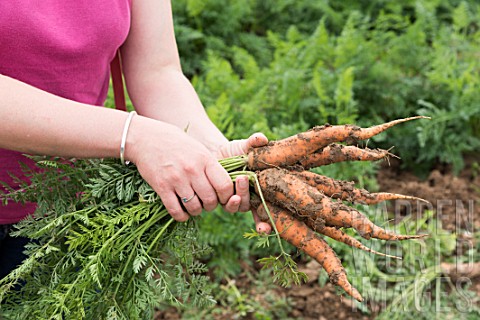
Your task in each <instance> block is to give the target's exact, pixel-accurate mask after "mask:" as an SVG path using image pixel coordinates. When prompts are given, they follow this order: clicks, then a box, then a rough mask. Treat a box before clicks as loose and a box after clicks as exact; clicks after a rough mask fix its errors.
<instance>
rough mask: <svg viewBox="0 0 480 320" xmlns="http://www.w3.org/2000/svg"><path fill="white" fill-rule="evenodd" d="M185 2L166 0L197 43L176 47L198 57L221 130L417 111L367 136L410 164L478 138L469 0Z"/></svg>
mask: <svg viewBox="0 0 480 320" xmlns="http://www.w3.org/2000/svg"><path fill="white" fill-rule="evenodd" d="M186 2H187V3H188V5H185V3H184V1H183V2H182V1H179V2H177V4H176V5H175V11H176V13H177V16H178V17H179V18H178V20H177V24H178V25H180V26H181V28H187V27H188V28H191V29H192V30H195V32H200V33H201V34H202V37H203V39H204V45H203V46H202V47H201V48H198V47H197V48H196V49H195V50H192V51H189V50H188V49H183V50H186V51H187V52H184V53H183V54H182V56H183V61H184V62H185V63H186V65H187V66H188V65H190V64H192V63H195V64H197V65H199V66H198V67H195V68H193V69H195V72H193V73H192V76H193V75H194V74H195V73H196V75H195V76H194V79H193V81H194V83H195V86H196V88H197V89H198V91H199V93H200V96H201V98H202V99H203V101H204V103H205V105H206V107H207V110H208V112H209V115H210V116H211V117H212V118H213V119H214V120H215V122H216V123H217V125H219V127H221V129H222V130H223V131H224V132H225V133H226V135H227V136H228V137H230V138H238V137H241V138H243V137H245V136H246V135H247V134H248V133H250V132H252V131H263V132H265V133H266V134H267V135H269V137H270V138H271V139H277V138H280V137H284V136H286V135H289V134H292V133H295V132H298V131H301V130H304V129H306V128H309V127H311V126H313V125H317V124H323V123H325V122H328V123H332V124H337V123H353V122H355V123H357V124H360V125H373V124H376V123H381V122H385V121H388V120H392V119H394V118H402V117H408V116H412V115H416V114H424V115H428V116H431V117H432V118H433V120H432V122H431V123H428V121H422V123H416V124H408V125H405V126H402V128H399V129H394V131H392V134H391V135H389V139H388V143H387V142H386V141H385V139H384V138H382V137H378V138H377V137H376V138H374V139H372V141H371V142H370V145H371V146H377V147H383V148H389V147H391V146H392V145H394V146H395V147H396V150H398V153H399V154H398V155H399V156H400V157H401V158H402V159H403V162H402V163H403V165H404V166H405V167H408V168H410V169H414V170H416V171H417V173H421V172H422V171H425V170H428V169H429V168H430V167H431V166H433V165H434V164H435V163H436V162H438V161H440V162H444V163H448V164H452V165H453V166H454V168H455V170H456V171H458V170H459V169H461V168H462V166H463V162H462V155H463V154H464V153H465V152H470V151H472V150H477V149H478V146H479V144H480V129H479V128H480V126H479V122H480V120H479V115H478V112H479V110H480V108H478V106H479V105H480V97H479V93H478V92H480V90H479V85H478V73H479V72H480V70H479V64H478V55H477V53H478V51H479V49H480V48H479V45H480V44H479V41H478V38H479V37H478V35H479V28H478V17H479V12H480V11H479V5H478V4H477V3H475V2H471V1H470V2H469V1H454V0H451V1H436V0H430V1H414V0H412V1H402V2H401V3H397V2H392V1H381V0H377V1H341V2H330V1H317V2H316V1H288V0H285V1H275V2H273V1H241V2H235V4H238V5H239V7H237V6H236V5H232V6H225V4H224V2H223V1H218V0H209V1H195V0H191V1H186ZM220 2H221V4H220ZM194 3H195V5H194ZM240 3H241V5H240ZM189 6H193V7H195V10H193V9H190V10H187V9H188V8H189ZM185 8H187V9H185ZM234 8H235V10H237V11H236V12H235V13H232V12H230V10H234ZM227 17H228V19H227V20H228V21H227V20H226V18H227ZM182 35H183V33H182V32H180V34H179V42H180V49H181V50H182V48H183V46H182V43H183V42H182ZM247 38H248V42H247V43H246V42H244V41H242V39H247ZM213 43H214V45H213ZM189 45H191V42H189V44H188V45H187V47H186V48H189ZM187 70H189V68H188V67H187ZM405 137H411V138H410V139H407V138H405Z"/></svg>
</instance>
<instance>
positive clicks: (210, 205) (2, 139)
mask: <svg viewBox="0 0 480 320" xmlns="http://www.w3.org/2000/svg"><path fill="white" fill-rule="evenodd" d="M126 118H127V114H126V113H125V112H122V111H117V110H112V109H107V108H100V107H94V106H90V105H86V104H82V103H78V102H74V101H70V100H67V99H64V98H61V97H58V96H55V95H52V94H50V93H47V92H44V91H42V90H39V89H36V88H34V87H32V86H29V85H27V84H25V83H22V82H20V81H17V80H15V79H12V78H10V77H6V76H2V75H0V147H1V148H7V149H11V150H17V151H20V152H25V153H32V154H45V155H55V156H63V157H85V158H86V157H88V158H102V157H119V149H120V142H121V136H122V132H123V126H124V123H125V120H126ZM125 156H126V158H127V159H128V160H131V161H133V162H135V163H136V164H137V167H138V169H139V171H140V173H141V174H142V176H143V178H144V179H145V180H146V181H148V182H149V183H150V184H151V185H152V187H154V189H155V190H156V191H157V192H159V195H160V196H161V197H162V195H163V197H162V200H166V203H165V202H164V204H165V205H166V208H167V210H168V211H169V213H170V214H171V215H172V217H174V218H175V219H176V220H178V221H185V220H187V219H188V217H189V215H188V213H190V214H192V215H196V214H200V212H201V208H202V207H201V206H200V205H199V206H192V205H191V203H190V202H189V203H188V204H187V205H186V207H187V210H188V213H187V212H186V211H185V210H184V209H183V208H182V207H181V205H180V202H179V199H178V197H190V196H191V195H192V194H193V193H194V192H195V193H196V194H198V195H199V196H201V197H202V198H201V199H202V201H204V203H203V207H204V208H205V209H207V210H213V209H214V208H215V207H216V206H217V204H218V201H221V202H223V203H227V201H228V200H229V199H230V198H231V197H232V195H233V185H232V183H231V180H230V177H229V176H228V174H227V173H226V172H225V170H224V169H223V168H222V167H221V166H220V164H219V163H218V161H217V159H216V158H215V157H214V156H213V155H212V153H211V152H210V150H208V149H207V148H206V147H205V146H204V145H202V144H201V143H199V142H198V141H196V140H195V139H193V138H191V137H189V136H188V135H186V134H185V133H184V132H183V131H182V130H181V129H179V128H178V127H176V126H174V125H171V124H168V123H165V122H162V121H157V120H154V119H150V118H147V117H143V116H135V117H134V118H133V121H132V123H131V126H130V130H129V132H128V135H127V144H126V152H125ZM177 195H178V197H177ZM196 201H197V202H198V201H199V200H198V199H197V200H196ZM192 202H193V201H192Z"/></svg>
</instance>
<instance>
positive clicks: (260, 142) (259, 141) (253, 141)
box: [245, 132, 268, 152]
mask: <svg viewBox="0 0 480 320" xmlns="http://www.w3.org/2000/svg"><path fill="white" fill-rule="evenodd" d="M267 143H268V138H267V137H266V136H265V135H264V134H263V133H261V132H257V133H254V134H252V135H251V136H250V137H249V138H248V139H247V141H246V146H245V147H246V151H245V152H247V151H248V149H250V148H257V147H261V146H264V145H266V144H267Z"/></svg>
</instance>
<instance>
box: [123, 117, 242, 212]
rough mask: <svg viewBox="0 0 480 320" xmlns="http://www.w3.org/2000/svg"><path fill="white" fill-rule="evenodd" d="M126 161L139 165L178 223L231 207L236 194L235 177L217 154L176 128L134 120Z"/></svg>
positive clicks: (151, 120) (142, 118)
mask: <svg viewBox="0 0 480 320" xmlns="http://www.w3.org/2000/svg"><path fill="white" fill-rule="evenodd" d="M125 158H126V159H127V160H130V161H132V162H134V163H135V164H136V165H137V168H138V170H139V172H140V174H141V175H142V177H143V178H144V179H145V180H146V181H147V182H148V183H149V185H150V186H151V187H152V188H153V189H154V190H155V191H156V192H157V193H158V195H159V196H160V198H161V200H162V202H163V204H164V205H165V208H166V209H167V210H168V212H169V213H170V215H171V216H172V217H173V218H174V219H175V220H177V221H186V220H188V218H189V215H192V216H196V215H199V214H200V213H201V212H202V208H203V209H205V210H207V211H212V210H213V209H215V208H216V207H217V205H218V204H219V203H220V204H228V203H229V201H231V198H232V196H233V195H234V188H233V183H232V181H231V178H230V176H229V175H228V173H227V172H226V171H225V169H224V168H223V167H222V166H221V165H220V163H219V162H218V159H217V158H216V157H215V155H213V154H212V153H211V151H210V150H208V149H207V148H206V147H205V146H204V145H203V144H202V143H200V142H198V141H197V140H195V139H194V138H192V137H190V136H189V135H187V134H185V132H184V131H182V130H181V129H179V128H178V127H176V126H173V125H169V124H166V123H164V122H160V121H157V120H153V119H149V118H147V117H142V116H135V117H133V119H132V122H131V125H130V129H129V132H128V135H127V143H126V147H125ZM185 200H187V201H185ZM228 206H229V207H231V206H232V205H231V203H230V204H229V205H228Z"/></svg>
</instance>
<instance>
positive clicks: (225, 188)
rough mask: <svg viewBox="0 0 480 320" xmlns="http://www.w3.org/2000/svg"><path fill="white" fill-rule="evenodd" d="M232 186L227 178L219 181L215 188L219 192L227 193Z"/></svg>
mask: <svg viewBox="0 0 480 320" xmlns="http://www.w3.org/2000/svg"><path fill="white" fill-rule="evenodd" d="M232 187H233V185H232V182H231V181H228V180H227V181H225V182H221V183H220V184H219V185H218V187H217V188H216V189H217V192H218V193H219V194H228V193H230V192H231V191H232V189H233V188H232Z"/></svg>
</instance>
